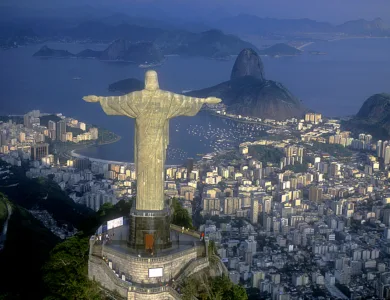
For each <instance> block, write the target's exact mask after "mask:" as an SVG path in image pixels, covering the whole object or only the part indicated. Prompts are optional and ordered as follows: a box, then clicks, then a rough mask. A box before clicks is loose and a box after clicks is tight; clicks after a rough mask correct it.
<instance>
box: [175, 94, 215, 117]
mask: <svg viewBox="0 0 390 300" xmlns="http://www.w3.org/2000/svg"><path fill="white" fill-rule="evenodd" d="M173 98H174V100H173V102H174V103H175V104H176V105H173V106H174V109H172V112H171V113H170V115H171V116H170V118H173V117H176V116H189V117H192V116H195V115H196V114H197V113H198V112H199V110H200V109H201V108H202V105H203V104H218V103H220V102H221V101H222V100H221V99H219V98H216V97H208V98H196V97H190V96H185V95H178V94H173Z"/></svg>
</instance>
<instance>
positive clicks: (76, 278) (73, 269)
mask: <svg viewBox="0 0 390 300" xmlns="http://www.w3.org/2000/svg"><path fill="white" fill-rule="evenodd" d="M88 254H89V238H88V237H83V236H82V235H81V234H79V235H76V236H74V237H71V238H69V239H67V240H66V241H64V242H62V243H60V244H58V245H57V246H56V247H55V248H54V249H53V250H52V252H51V253H50V258H49V260H48V262H47V263H46V264H45V266H44V268H43V271H44V276H43V281H44V283H45V285H46V287H47V289H48V291H49V292H50V295H49V296H48V297H47V298H46V299H47V300H48V299H53V298H55V299H86V300H92V299H100V296H99V289H98V288H97V285H96V283H94V282H92V281H90V280H89V279H88V277H87V273H88V272H87V270H88Z"/></svg>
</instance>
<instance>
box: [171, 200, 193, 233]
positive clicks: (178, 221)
mask: <svg viewBox="0 0 390 300" xmlns="http://www.w3.org/2000/svg"><path fill="white" fill-rule="evenodd" d="M172 209H173V217H172V224H175V225H177V226H180V227H184V228H190V229H193V226H192V218H191V216H190V214H189V213H188V210H186V209H185V208H183V207H182V206H181V204H180V202H179V200H177V199H176V198H174V199H172Z"/></svg>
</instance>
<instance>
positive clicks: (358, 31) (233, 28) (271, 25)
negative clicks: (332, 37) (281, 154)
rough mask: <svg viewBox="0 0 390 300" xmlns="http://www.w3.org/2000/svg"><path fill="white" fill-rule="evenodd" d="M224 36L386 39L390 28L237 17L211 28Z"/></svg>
mask: <svg viewBox="0 0 390 300" xmlns="http://www.w3.org/2000/svg"><path fill="white" fill-rule="evenodd" d="M212 25H213V26H214V27H216V28H220V29H221V30H223V31H225V32H230V33H233V34H251V35H271V34H272V35H276V34H280V35H299V34H303V33H344V34H349V35H373V36H390V26H389V25H387V24H385V22H384V21H383V20H382V19H380V18H377V19H374V20H372V21H367V20H364V19H359V20H353V21H348V22H345V23H343V24H341V25H333V24H331V23H327V22H318V21H314V20H310V19H273V18H260V17H257V16H253V15H248V14H241V15H238V16H235V17H230V18H224V19H221V20H217V21H215V22H213V24H212Z"/></svg>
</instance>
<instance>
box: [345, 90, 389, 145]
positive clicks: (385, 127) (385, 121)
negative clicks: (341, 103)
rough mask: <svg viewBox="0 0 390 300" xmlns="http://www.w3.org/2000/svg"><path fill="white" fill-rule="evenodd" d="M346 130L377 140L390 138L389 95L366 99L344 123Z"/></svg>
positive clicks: (378, 95) (377, 95) (376, 95)
mask: <svg viewBox="0 0 390 300" xmlns="http://www.w3.org/2000/svg"><path fill="white" fill-rule="evenodd" d="M343 125H344V126H345V128H346V129H348V130H353V131H359V132H367V133H370V134H372V135H373V136H374V137H375V138H378V139H388V138H389V137H390V94H385V93H382V94H375V95H373V96H371V97H370V98H368V99H367V100H366V101H365V102H364V103H363V105H362V107H361V108H360V110H359V112H358V113H357V114H356V116H355V117H354V118H352V119H351V120H349V121H347V122H344V124H343Z"/></svg>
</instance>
